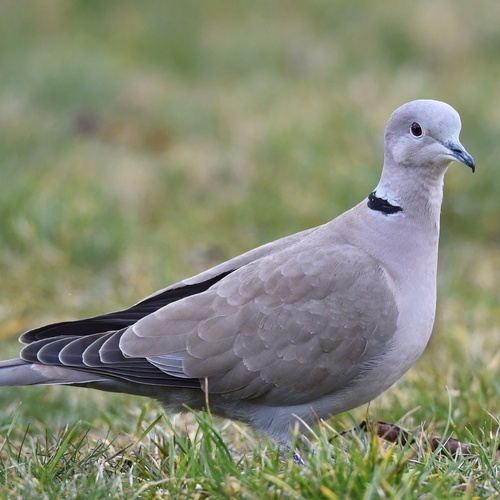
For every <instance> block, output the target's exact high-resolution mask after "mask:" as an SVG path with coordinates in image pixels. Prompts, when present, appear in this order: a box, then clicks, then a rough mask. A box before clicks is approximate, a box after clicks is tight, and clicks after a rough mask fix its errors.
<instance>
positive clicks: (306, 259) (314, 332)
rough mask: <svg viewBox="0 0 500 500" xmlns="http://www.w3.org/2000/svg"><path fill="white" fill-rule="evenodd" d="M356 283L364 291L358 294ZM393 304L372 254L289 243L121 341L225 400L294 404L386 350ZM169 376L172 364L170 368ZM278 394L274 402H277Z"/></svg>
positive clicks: (132, 352) (354, 373)
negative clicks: (173, 361) (202, 382)
mask: <svg viewBox="0 0 500 500" xmlns="http://www.w3.org/2000/svg"><path fill="white" fill-rule="evenodd" d="M360 290H362V291H363V292H364V293H361V294H360ZM397 317H398V310H397V305H396V303H395V300H394V296H393V293H392V291H391V288H390V284H389V282H388V278H387V276H386V274H385V273H384V271H383V269H382V268H381V267H380V266H379V265H378V263H377V261H376V260H375V259H373V258H372V257H370V256H369V255H367V254H366V253H364V252H363V251H361V250H360V249H359V248H356V247H352V246H349V245H347V244H346V243H343V244H341V245H340V244H337V245H336V244H332V245H330V246H328V247H327V248H325V247H324V246H319V247H318V246H316V247H313V246H309V247H306V248H304V247H302V248H297V251H296V252H294V251H291V250H290V249H287V251H284V252H277V253H274V254H272V255H269V256H267V257H265V258H262V259H260V260H257V261H254V262H251V263H250V264H248V265H246V266H244V267H242V268H240V269H237V270H236V271H234V272H233V273H231V274H229V275H228V276H226V277H225V278H224V279H222V280H220V281H219V282H217V283H216V284H215V285H214V286H212V287H211V288H210V289H208V290H207V291H205V292H203V293H201V294H199V295H194V296H190V297H187V298H185V299H184V300H182V301H179V302H175V303H172V304H169V305H167V306H165V307H164V308H162V309H160V310H158V311H157V312H156V313H154V314H151V315H149V316H147V317H146V318H143V319H142V320H140V321H138V322H137V323H136V324H135V325H133V326H132V327H130V328H129V329H128V330H127V331H126V332H125V333H124V334H123V336H122V338H121V341H120V347H121V349H122V350H123V351H124V353H125V355H126V356H131V357H146V358H147V359H148V360H150V361H151V362H152V363H154V364H155V365H156V366H158V367H160V369H162V366H163V367H164V368H163V369H164V371H166V373H170V372H169V371H168V370H169V369H168V365H169V361H168V359H169V356H170V355H174V354H175V356H176V359H177V361H176V363H177V364H176V365H175V370H177V372H178V371H179V356H180V357H181V358H182V371H183V374H184V376H186V377H190V378H205V377H208V387H209V391H210V392H213V393H222V394H223V395H225V396H226V397H228V398H235V399H240V398H255V397H263V396H264V397H268V396H269V397H270V398H271V396H272V399H273V401H274V402H279V401H282V402H283V401H289V399H290V398H294V400H293V401H294V402H297V401H298V400H299V399H301V398H303V399H304V400H308V399H309V398H315V397H319V396H321V395H322V394H325V393H327V392H332V391H335V390H336V389H340V388H343V387H345V386H346V385H348V384H349V383H350V382H351V381H352V380H354V379H355V378H356V377H358V376H360V375H362V374H364V373H365V372H366V370H369V368H370V366H372V365H373V363H376V362H377V361H379V360H380V358H381V357H382V355H383V353H384V352H385V351H386V350H387V349H390V343H391V338H392V335H393V334H394V332H395V331H396V328H397ZM172 375H174V371H172ZM280 398H281V399H280Z"/></svg>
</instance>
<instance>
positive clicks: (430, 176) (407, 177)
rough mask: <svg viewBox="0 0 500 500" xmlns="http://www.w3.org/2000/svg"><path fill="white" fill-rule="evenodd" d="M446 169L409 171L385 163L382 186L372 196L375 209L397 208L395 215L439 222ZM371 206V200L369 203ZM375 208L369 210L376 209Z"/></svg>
mask: <svg viewBox="0 0 500 500" xmlns="http://www.w3.org/2000/svg"><path fill="white" fill-rule="evenodd" d="M445 172H446V168H444V169H443V168H435V167H432V166H430V167H425V166H424V167H421V168H416V167H406V166H401V165H394V164H392V163H386V164H385V165H384V168H383V170H382V176H381V178H380V182H379V183H378V186H377V187H376V189H375V191H374V192H373V193H372V195H370V196H371V197H372V200H371V203H372V205H373V207H374V209H377V206H378V207H379V209H380V210H381V211H383V210H384V206H385V207H389V206H390V207H394V208H393V209H392V210H393V212H392V213H396V214H397V213H404V214H405V215H407V216H409V215H412V214H413V215H415V216H419V215H420V216H423V217H425V218H429V215H431V220H432V219H434V220H436V219H437V220H439V215H440V212H441V203H442V201H443V180H444V174H445ZM369 206H370V200H369ZM373 207H370V208H372V209H373Z"/></svg>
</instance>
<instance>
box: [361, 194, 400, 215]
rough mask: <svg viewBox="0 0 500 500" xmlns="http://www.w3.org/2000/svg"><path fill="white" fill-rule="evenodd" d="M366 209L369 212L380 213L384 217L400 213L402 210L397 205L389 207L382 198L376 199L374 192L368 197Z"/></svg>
mask: <svg viewBox="0 0 500 500" xmlns="http://www.w3.org/2000/svg"><path fill="white" fill-rule="evenodd" d="M368 208H370V209H371V210H376V211H377V212H382V213H383V214H385V215H390V214H397V213H398V212H402V211H403V209H402V208H401V207H398V206H397V205H391V204H390V203H389V202H388V201H387V200H384V199H383V198H377V195H376V194H375V191H373V193H371V194H370V195H369V196H368Z"/></svg>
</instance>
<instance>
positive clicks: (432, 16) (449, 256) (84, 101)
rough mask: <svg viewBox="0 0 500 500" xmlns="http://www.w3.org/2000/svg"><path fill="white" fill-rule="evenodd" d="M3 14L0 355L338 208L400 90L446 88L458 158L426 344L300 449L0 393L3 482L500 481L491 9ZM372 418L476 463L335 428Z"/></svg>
mask: <svg viewBox="0 0 500 500" xmlns="http://www.w3.org/2000/svg"><path fill="white" fill-rule="evenodd" d="M0 14H1V15H0V68H1V71H0V159H1V162H0V173H1V185H0V273H1V276H2V287H1V288H0V337H1V339H2V340H1V342H2V343H1V345H2V350H3V352H2V358H7V357H9V356H11V355H15V354H16V352H17V349H18V346H17V344H16V342H15V341H14V340H13V339H14V338H15V336H16V335H17V334H19V333H20V332H21V331H23V330H24V329H27V328H30V327H33V326H35V325H39V324H41V323H44V322H48V321H55V320H63V319H69V318H75V317H81V316H85V315H91V314H96V313H99V312H104V311H108V310H113V309H117V308H121V307H123V306H126V305H129V304H131V303H133V302H136V301H137V300H139V299H141V298H142V297H143V296H145V295H147V294H149V293H151V292H152V291H154V290H156V289H157V288H160V287H163V286H165V285H166V284H169V283H171V282H173V281H176V280H178V279H181V278H184V277H186V276H189V275H191V274H194V273H196V272H198V271H200V270H202V269H204V268H206V267H208V266H210V265H212V264H215V263H217V262H220V261H222V260H224V259H226V258H229V257H231V256H233V255H235V254H237V253H240V252H242V251H244V250H246V249H249V248H252V247H253V246H256V245H258V244H261V243H264V242H267V241H269V240H272V239H275V238H277V237H279V236H282V235H285V234H288V233H291V232H294V231H298V230H300V229H303V228H306V227H310V226H313V225H317V224H320V223H322V222H324V221H326V220H328V219H330V218H333V217H334V216H335V215H337V214H339V213H340V212H342V211H343V210H345V209H347V208H349V207H350V206H352V205H353V204H355V203H356V202H358V201H359V200H360V199H362V198H363V197H364V196H366V194H367V193H368V192H370V191H371V190H372V189H373V187H374V186H375V184H376V182H377V179H378V176H379V173H380V166H381V162H382V132H383V128H384V125H385V122H386V120H387V118H388V115H389V113H390V112H392V110H393V109H395V107H397V106H398V105H400V104H401V103H403V102H405V101H408V100H411V99H415V98H421V97H427V98H436V99H442V100H445V101H447V102H449V103H450V104H452V105H453V106H455V107H456V108H457V109H458V110H459V111H460V113H461V115H462V120H463V131H462V142H463V143H464V145H465V146H466V147H467V149H468V150H469V151H470V152H471V153H472V154H473V155H474V157H475V158H476V161H477V164H478V168H477V173H476V174H475V175H474V176H473V175H471V174H470V172H469V171H468V170H467V169H465V168H463V167H462V166H460V165H455V166H453V167H452V168H451V169H450V172H449V173H448V175H447V180H446V193H445V203H444V207H443V220H442V244H441V259H440V275H439V285H440V288H439V305H438V317H437V321H436V328H435V334H434V336H433V339H432V341H431V344H430V346H429V348H428V350H427V351H426V353H425V355H424V356H423V358H422V359H421V360H420V361H419V362H418V363H417V365H416V366H415V367H414V368H413V369H412V370H411V372H410V373H409V374H408V375H407V376H406V377H405V378H404V379H403V380H402V381H401V382H399V383H398V384H397V385H396V386H395V387H394V388H392V389H391V390H390V391H388V392H387V394H385V395H383V396H382V397H380V398H378V399H377V400H376V401H375V402H373V403H372V404H371V405H370V406H369V407H368V408H366V407H365V408H361V409H358V410H356V411H354V412H352V413H350V414H346V415H341V416H338V417H336V418H334V419H332V420H331V421H329V422H328V423H326V424H325V425H324V426H322V427H321V428H319V429H316V430H315V432H316V434H317V439H316V440H315V441H316V443H317V446H318V452H317V454H316V455H315V456H311V457H309V459H308V465H307V466H306V467H304V468H298V467H293V466H292V465H291V463H289V462H286V461H282V460H281V459H280V458H279V457H278V456H277V452H276V449H275V448H274V447H273V446H272V444H270V443H269V442H268V441H266V440H265V439H259V438H258V437H256V436H255V435H254V434H253V433H252V432H251V431H250V430H248V429H246V428H243V427H241V426H239V425H237V424H234V423H228V422H220V421H217V422H215V423H212V420H211V418H210V416H209V415H201V416H198V417H195V416H192V415H190V416H188V417H182V418H180V417H176V418H175V419H173V420H171V421H170V420H169V419H167V418H166V417H165V416H163V415H162V414H161V412H160V410H159V408H158V407H157V406H156V405H155V404H154V403H152V402H146V401H145V400H141V399H138V398H132V397H126V396H120V395H107V394H101V393H96V392H91V391H86V390H76V389H72V390H71V389H67V388H21V389H17V388H16V389H2V390H1V391H0V408H1V412H0V428H1V438H0V439H1V442H0V445H1V454H0V458H1V459H2V462H1V464H0V471H1V472H0V496H1V497H19V498H21V497H22V498H29V497H36V498H103V497H106V496H107V497H111V498H113V497H120V496H124V497H130V498H132V497H137V498H163V497H167V496H169V495H172V496H176V497H178V498H180V497H187V498H191V497H193V498H224V497H228V498H229V497H235V496H242V497H245V498H263V497H265V498H281V497H283V496H285V497H286V496H288V497H292V498H295V497H297V498H304V497H309V498H312V497H314V498H326V499H331V498H348V497H351V498H380V497H397V498H416V497H419V498H450V497H451V498H453V497H456V498H462V497H465V498H493V497H495V494H496V493H498V489H499V484H500V483H499V481H500V479H499V474H500V472H499V467H500V466H499V462H498V460H497V459H496V458H495V454H496V450H497V448H498V446H499V441H500V437H499V422H498V416H499V414H500V406H499V404H500V380H499V375H498V373H499V367H500V354H499V352H500V329H499V324H500V321H499V320H500V298H499V297H500V290H499V288H500V286H499V283H500V237H499V235H500V170H499V168H498V166H499V165H498V158H499V157H500V141H499V140H498V138H499V137H500V93H499V92H498V68H499V65H498V58H499V56H500V22H499V19H500V4H498V2H496V1H494V0H489V1H486V0H485V1H483V2H480V3H478V2H476V3H471V2H467V1H465V0H456V1H455V2H446V1H430V0H429V1H427V0H425V1H421V2H418V3H413V4H411V3H408V2H399V3H397V4H396V3H394V2H384V3H382V2H368V1H360V2H347V1H339V2H327V1H320V0H314V1H310V2H307V3H306V2H302V3H299V2H285V1H281V2H265V1H255V2H251V3H249V2H243V1H240V0H227V1H221V0H213V1H211V2H195V1H191V0H183V1H182V2H180V1H167V0H165V1H163V2H153V1H152V0H151V1H147V2H140V3H138V2H132V1H120V2H118V1H114V0H109V1H107V2H98V1H90V0H82V1H73V2H66V1H64V0H47V1H46V2H38V3H36V2H28V3H24V2H16V1H14V0H12V1H8V0H7V1H4V2H2V5H1V6H0ZM366 416H368V417H370V418H372V419H379V420H385V421H394V422H396V421H398V422H400V423H401V425H404V426H405V427H409V428H412V429H415V428H417V427H419V426H420V425H423V426H424V428H426V429H432V432H434V433H437V434H441V435H451V434H453V435H454V436H455V437H457V438H459V439H461V440H463V441H467V442H471V443H473V444H474V445H475V451H476V452H477V455H476V456H474V457H472V458H471V457H459V458H456V459H453V458H451V457H449V456H446V455H440V454H438V453H433V452H430V451H429V450H428V449H426V448H425V447H424V448H423V449H420V450H417V451H412V450H411V449H410V448H409V447H408V446H406V447H394V446H393V445H389V444H386V443H383V442H381V441H380V440H378V439H376V438H372V437H371V436H369V435H363V434H359V435H358V434H357V435H355V436H348V437H335V436H336V433H335V430H339V431H340V430H342V429H345V428H348V427H350V426H352V425H353V423H354V422H359V421H360V420H362V419H363V418H365V417H366ZM197 419H198V423H197V422H196V420H197ZM221 436H222V438H223V439H222V440H221ZM224 443H225V444H224Z"/></svg>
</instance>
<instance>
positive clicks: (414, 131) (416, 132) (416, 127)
mask: <svg viewBox="0 0 500 500" xmlns="http://www.w3.org/2000/svg"><path fill="white" fill-rule="evenodd" d="M410 132H411V135H412V136H413V137H421V136H422V134H423V131H422V127H421V126H420V124H418V123H417V122H413V123H412V124H411V127H410Z"/></svg>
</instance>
